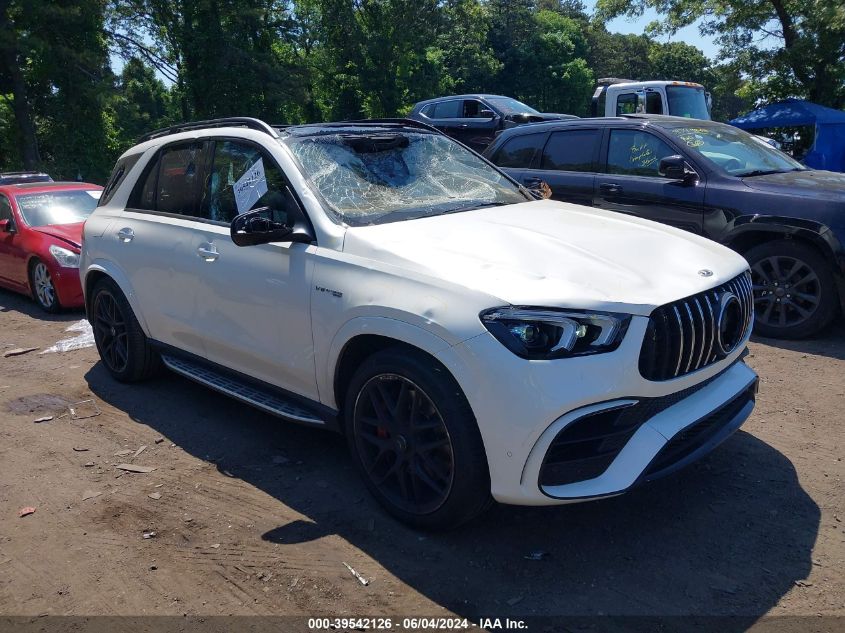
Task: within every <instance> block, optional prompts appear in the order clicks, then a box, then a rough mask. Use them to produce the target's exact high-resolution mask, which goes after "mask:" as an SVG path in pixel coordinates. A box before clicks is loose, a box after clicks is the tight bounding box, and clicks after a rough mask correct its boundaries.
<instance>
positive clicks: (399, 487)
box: [344, 347, 491, 530]
mask: <svg viewBox="0 0 845 633" xmlns="http://www.w3.org/2000/svg"><path fill="white" fill-rule="evenodd" d="M344 419H345V421H346V436H347V440H348V443H349V448H350V451H351V452H352V456H353V459H354V461H355V463H356V465H357V466H358V468H359V470H360V471H361V474H362V476H363V478H364V482H365V483H366V485H367V488H369V490H370V492H371V493H372V494H373V496H375V498H376V499H377V500H378V501H379V502H380V503H381V504H382V506H384V508H385V509H386V510H387V511H388V512H389V513H390V514H392V515H393V516H394V517H396V518H398V519H399V520H400V521H403V522H404V523H407V524H408V525H410V526H412V527H415V528H419V529H426V530H443V529H450V528H454V527H457V526H458V525H461V524H462V523H465V522H467V521H469V520H470V519H472V518H474V517H475V516H477V515H478V514H480V513H481V512H482V511H483V510H484V509H486V508H487V506H488V505H489V504H490V503H491V496H490V475H489V471H488V469H487V456H486V453H485V451H484V445H483V443H482V440H481V434H480V433H479V431H478V426H477V424H476V421H475V416H474V415H473V413H472V409H471V408H470V406H469V403H468V402H467V400H466V397H465V396H464V394H463V392H462V391H461V389H460V387H459V386H458V385H457V383H456V382H455V380H454V378H452V376H451V375H450V374H449V373H448V372H447V371H446V369H445V368H444V367H443V366H442V365H440V364H439V363H437V362H436V361H435V360H434V359H432V358H431V357H429V356H427V355H426V354H423V353H422V352H418V351H415V350H408V349H407V348H404V347H393V348H388V349H385V350H382V351H380V352H377V353H375V354H373V355H372V356H370V357H369V358H367V359H366V360H365V361H364V362H363V363H362V364H361V366H360V367H359V368H358V370H357V371H356V372H355V374H354V375H353V377H352V380H351V381H350V383H349V385H348V388H347V391H346V399H345V401H344Z"/></svg>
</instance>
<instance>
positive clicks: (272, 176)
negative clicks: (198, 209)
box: [202, 141, 295, 223]
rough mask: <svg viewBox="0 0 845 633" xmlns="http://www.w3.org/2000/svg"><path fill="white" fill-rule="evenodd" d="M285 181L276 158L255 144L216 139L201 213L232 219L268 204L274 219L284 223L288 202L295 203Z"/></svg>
mask: <svg viewBox="0 0 845 633" xmlns="http://www.w3.org/2000/svg"><path fill="white" fill-rule="evenodd" d="M292 200H293V198H292V194H291V193H290V190H289V188H288V181H287V179H286V178H285V176H284V174H283V173H282V171H281V170H280V169H279V168H278V167H277V166H276V164H275V162H273V160H272V159H271V158H270V157H269V156H267V155H266V154H265V153H264V152H262V151H261V150H259V149H258V148H257V147H255V146H254V145H250V144H249V143H243V142H240V141H218V142H217V143H216V146H215V150H214V163H213V164H212V167H211V173H210V174H209V177H208V183H207V186H206V187H205V189H204V191H203V201H202V216H203V217H205V218H208V219H210V220H215V221H217V222H227V223H228V222H231V221H232V219H233V218H234V217H235V216H236V215H238V214H240V213H246V212H247V211H249V210H251V209H257V208H259V207H270V209H271V210H272V211H274V214H273V219H274V220H275V221H276V222H284V223H287V205H288V204H295V203H294V202H293V201H292Z"/></svg>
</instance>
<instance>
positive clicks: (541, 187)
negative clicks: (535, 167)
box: [525, 178, 552, 200]
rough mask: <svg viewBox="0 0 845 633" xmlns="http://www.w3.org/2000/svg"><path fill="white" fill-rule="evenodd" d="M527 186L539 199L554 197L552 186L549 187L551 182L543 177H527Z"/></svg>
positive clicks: (529, 191)
mask: <svg viewBox="0 0 845 633" xmlns="http://www.w3.org/2000/svg"><path fill="white" fill-rule="evenodd" d="M525 188H526V189H528V193H530V194H531V195H532V196H534V197H535V198H536V199H537V200H547V199H548V198H551V197H552V188H551V187H549V183H547V182H546V181H545V180H542V179H541V178H527V179H526V180H525Z"/></svg>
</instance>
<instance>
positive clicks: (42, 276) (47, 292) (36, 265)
mask: <svg viewBox="0 0 845 633" xmlns="http://www.w3.org/2000/svg"><path fill="white" fill-rule="evenodd" d="M29 287H30V290H31V291H32V298H33V299H34V300H35V303H37V304H38V306H39V307H40V308H41V309H42V310H44V311H45V312H49V313H50V314H57V313H59V312H61V311H62V304H61V303H59V295H57V294H56V287H55V286H54V285H53V278H52V276H51V275H50V269H49V268H47V264H45V263H44V262H42V261H41V260H40V259H33V260H32V262H31V263H30V264H29Z"/></svg>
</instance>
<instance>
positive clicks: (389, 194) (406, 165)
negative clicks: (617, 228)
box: [286, 130, 529, 226]
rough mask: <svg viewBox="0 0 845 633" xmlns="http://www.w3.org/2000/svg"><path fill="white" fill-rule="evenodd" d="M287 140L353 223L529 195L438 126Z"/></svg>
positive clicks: (317, 185) (331, 203) (333, 207)
mask: <svg viewBox="0 0 845 633" xmlns="http://www.w3.org/2000/svg"><path fill="white" fill-rule="evenodd" d="M286 142H287V144H288V146H289V147H290V149H291V151H292V152H293V154H294V156H295V157H296V158H297V160H298V161H299V163H300V165H301V166H302V173H303V174H304V175H305V177H306V178H307V179H308V180H309V181H310V183H311V185H312V186H313V187H314V189H315V190H316V191H317V192H318V193H319V194H320V195H321V196H322V198H323V199H324V200H325V202H326V203H328V207H329V210H330V211H331V212H333V213H334V214H335V215H336V217H337V218H338V219H339V220H341V221H343V222H346V223H347V224H350V225H353V226H363V225H366V224H377V223H382V222H393V221H397V220H407V219H413V218H419V217H426V216H431V215H440V214H443V213H454V212H459V211H469V210H472V209H475V208H479V207H488V206H497V205H503V204H514V203H518V202H525V201H526V200H528V199H529V198H527V197H526V196H525V195H524V194H523V193H522V192H521V191H520V189H519V188H518V187H517V186H516V185H515V184H514V183H513V182H511V181H510V180H508V179H507V178H506V177H505V176H503V175H502V174H501V173H499V172H498V171H497V170H495V169H493V168H492V167H490V165H488V164H487V163H486V162H484V161H483V160H481V159H480V158H478V157H477V156H476V155H475V154H473V153H472V152H470V151H468V150H466V149H465V148H463V147H462V146H460V145H458V144H457V143H455V142H453V141H451V140H449V139H447V138H446V137H444V136H440V135H436V134H430V133H422V132H408V131H402V132H394V131H391V130H389V131H383V132H376V131H371V130H367V131H366V132H365V133H362V132H355V133H349V132H347V133H343V132H339V133H337V134H329V135H322V136H308V137H300V138H297V137H290V138H288V139H287V141H286Z"/></svg>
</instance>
